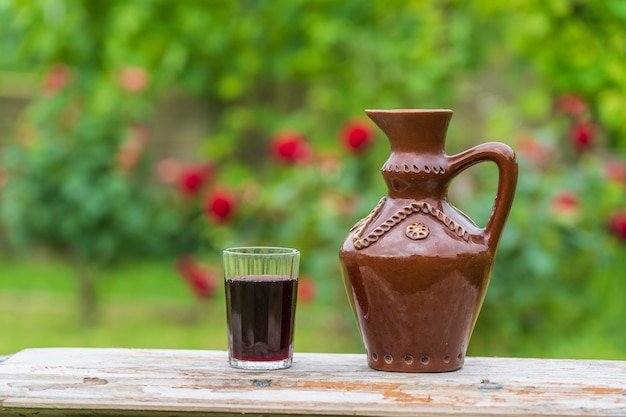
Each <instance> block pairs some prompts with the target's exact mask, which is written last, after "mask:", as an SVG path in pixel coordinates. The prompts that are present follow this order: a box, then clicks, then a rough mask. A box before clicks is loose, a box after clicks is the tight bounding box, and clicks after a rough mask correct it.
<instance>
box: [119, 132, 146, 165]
mask: <svg viewBox="0 0 626 417" xmlns="http://www.w3.org/2000/svg"><path fill="white" fill-rule="evenodd" d="M149 140H150V131H149V130H148V128H147V127H145V126H142V125H135V126H132V127H131V128H130V129H129V130H128V133H127V135H126V140H125V141H124V143H122V146H120V148H119V149H118V151H117V155H116V158H117V164H118V166H119V167H120V168H121V169H122V171H129V170H131V169H132V168H133V167H134V166H135V165H137V163H138V162H139V160H140V159H141V155H142V153H143V150H144V147H145V146H146V144H147V143H148V141H149Z"/></svg>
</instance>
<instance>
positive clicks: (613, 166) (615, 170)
mask: <svg viewBox="0 0 626 417" xmlns="http://www.w3.org/2000/svg"><path fill="white" fill-rule="evenodd" d="M604 176H605V177H606V179H607V180H608V181H610V182H614V183H617V184H622V185H623V186H624V187H626V162H624V161H619V160H612V161H607V162H606V163H605V165H604Z"/></svg>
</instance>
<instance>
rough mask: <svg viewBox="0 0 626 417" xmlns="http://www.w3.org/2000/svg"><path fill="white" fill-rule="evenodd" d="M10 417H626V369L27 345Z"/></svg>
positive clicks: (2, 382) (7, 390) (8, 400)
mask: <svg viewBox="0 0 626 417" xmlns="http://www.w3.org/2000/svg"><path fill="white" fill-rule="evenodd" d="M0 361H1V362H0V415H2V416H5V415H6V416H31V415H32V416H35V415H36V416H40V417H41V416H76V415H81V416H83V415H88V416H148V415H156V416H179V415H194V416H205V415H206V416H209V415H210V416H235V415H241V414H246V415H250V416H261V415H263V416H266V415H278V416H285V415H302V414H305V415H317V416H346V415H357V416H507V417H511V416H574V415H577V416H578V415H581V416H583V415H584V416H618V415H619V416H626V362H624V361H583V360H548V359H510V358H477V357H468V358H467V359H466V363H465V366H464V367H463V369H461V370H460V371H456V372H451V373H442V374H400V373H387V372H379V371H374V370H371V369H369V368H368V367H367V364H366V361H365V355H361V354H319V353H299V352H296V354H295V356H294V364H293V366H292V367H291V368H290V369H286V370H280V371H242V370H237V369H234V368H231V367H229V365H228V363H227V357H226V352H221V351H190V350H145V349H99V348H98V349H79V348H52V349H27V350H24V351H21V352H19V353H17V354H15V355H12V356H9V357H4V358H1V359H0Z"/></svg>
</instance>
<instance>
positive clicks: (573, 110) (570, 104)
mask: <svg viewBox="0 0 626 417" xmlns="http://www.w3.org/2000/svg"><path fill="white" fill-rule="evenodd" d="M554 110H555V111H556V112H557V113H558V114H564V115H566V116H571V117H574V118H578V117H581V116H583V115H585V114H586V113H587V103H586V102H585V100H583V99H582V97H580V96H579V95H577V94H574V93H569V94H563V95H562V96H560V97H557V99H556V100H555V101H554Z"/></svg>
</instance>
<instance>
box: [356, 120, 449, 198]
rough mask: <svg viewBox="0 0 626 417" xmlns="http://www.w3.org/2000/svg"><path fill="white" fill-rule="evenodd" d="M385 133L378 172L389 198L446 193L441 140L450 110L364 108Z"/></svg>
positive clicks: (445, 157) (446, 167)
mask: <svg viewBox="0 0 626 417" xmlns="http://www.w3.org/2000/svg"><path fill="white" fill-rule="evenodd" d="M366 113H367V115H368V116H369V117H370V118H371V119H372V120H373V121H374V123H376V124H377V125H378V127H379V128H380V129H381V130H382V131H383V132H384V133H385V134H386V135H387V138H388V139H389V143H390V145H391V155H390V156H389V159H388V160H387V161H386V162H385V164H384V165H383V167H382V175H383V177H384V179H385V182H386V184H387V188H388V190H389V196H390V197H392V198H411V199H441V198H444V197H445V195H446V193H447V183H448V176H447V175H446V173H447V171H448V168H449V166H448V157H447V155H446V154H445V150H444V147H445V139H446V133H447V129H448V124H449V123H450V118H451V117H452V110H366Z"/></svg>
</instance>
